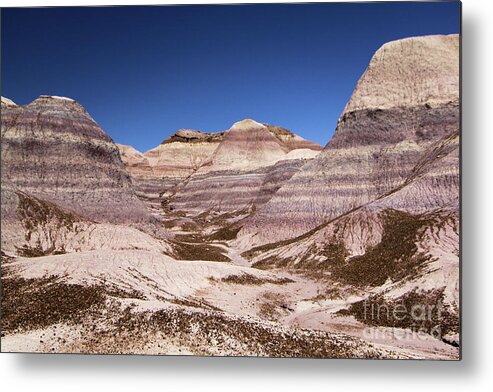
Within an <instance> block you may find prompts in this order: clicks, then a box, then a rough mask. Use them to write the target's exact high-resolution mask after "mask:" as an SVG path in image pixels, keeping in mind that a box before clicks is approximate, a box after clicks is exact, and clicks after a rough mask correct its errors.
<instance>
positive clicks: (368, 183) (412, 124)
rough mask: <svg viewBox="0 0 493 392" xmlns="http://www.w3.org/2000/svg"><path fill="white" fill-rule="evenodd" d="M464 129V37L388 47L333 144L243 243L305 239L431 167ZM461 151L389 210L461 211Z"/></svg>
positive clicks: (247, 231)
mask: <svg viewBox="0 0 493 392" xmlns="http://www.w3.org/2000/svg"><path fill="white" fill-rule="evenodd" d="M458 131H459V37H458V36H457V35H449V36H429V37H417V38H409V39H403V40H399V41H394V42H390V43H387V44H385V45H384V46H382V48H380V49H379V50H378V51H377V52H376V54H375V55H374V56H373V58H372V60H371V62H370V65H369V66H368V69H367V70H366V71H365V73H364V74H363V76H362V77H361V79H360V81H359V82H358V84H357V86H356V89H355V91H354V93H353V95H352V97H351V100H350V101H349V103H348V104H347V105H346V108H345V110H344V112H343V113H342V116H341V118H340V119H339V122H338V125H337V129H336V132H335V134H334V137H333V138H332V140H331V141H330V142H329V143H328V145H327V146H326V147H325V149H324V150H323V151H322V152H321V153H320V154H319V155H318V156H317V157H316V158H315V159H313V160H312V161H311V162H309V163H307V164H306V165H305V166H303V168H302V169H301V170H300V171H299V172H297V173H296V174H295V175H294V176H293V177H292V178H291V179H290V180H289V181H288V182H287V183H286V184H284V185H283V186H282V187H281V189H279V191H278V192H277V193H276V194H275V195H274V197H272V198H271V199H270V200H269V202H268V203H266V204H264V205H263V206H262V207H261V208H260V209H259V210H258V211H257V214H256V216H255V217H254V218H253V219H251V220H250V221H249V222H248V223H247V224H246V225H245V226H244V227H243V228H242V230H241V231H240V233H239V235H240V237H242V239H241V244H242V247H243V248H245V249H246V248H248V247H251V246H259V245H263V244H267V243H274V242H277V241H283V240H287V239H290V238H294V237H297V236H300V235H302V234H304V233H307V232H309V231H310V230H313V229H315V228H317V227H318V226H319V225H322V224H324V223H326V222H328V221H331V220H334V219H336V218H338V217H340V216H342V215H344V214H347V213H349V212H351V211H353V210H354V209H356V208H359V207H361V206H364V205H366V204H368V203H372V202H373V201H375V200H377V199H380V198H382V197H385V196H386V195H388V194H390V193H392V192H394V191H395V190H397V189H400V188H402V187H404V186H405V185H406V184H408V182H409V181H410V179H412V178H413V177H414V176H420V175H421V174H419V173H421V172H423V171H424V170H425V169H426V165H427V163H426V162H429V159H428V158H429V155H430V154H435V153H436V151H434V148H435V147H436V148H439V147H437V146H438V145H440V143H441V142H443V143H445V144H447V143H457V141H455V142H453V140H455V139H454V138H455V137H457V133H458ZM447 140H448V141H449V142H447ZM454 151H455V152H454V153H453V154H455V158H453V159H452V158H449V159H448V160H445V161H443V162H442V163H441V164H440V165H442V167H441V168H440V169H436V170H435V171H429V172H427V180H426V181H427V185H426V186H424V187H422V188H421V193H420V194H419V196H418V195H416V197H414V198H397V197H396V198H394V199H393V200H392V203H389V205H388V206H389V207H392V208H405V209H410V210H413V211H416V212H417V211H419V212H423V211H430V210H432V209H435V208H440V207H442V206H444V205H445V204H447V203H448V202H450V201H452V202H453V203H455V204H454V205H456V206H457V205H458V184H459V179H458V161H457V159H456V157H457V151H458V150H457V149H456V150H454ZM444 154H445V153H444ZM423 166H424V167H423Z"/></svg>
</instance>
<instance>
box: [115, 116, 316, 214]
mask: <svg viewBox="0 0 493 392" xmlns="http://www.w3.org/2000/svg"><path fill="white" fill-rule="evenodd" d="M119 149H120V154H121V156H122V160H123V161H124V163H125V165H126V167H127V170H128V172H129V173H130V175H131V177H132V181H133V184H134V187H135V189H136V192H137V194H138V195H139V196H140V197H141V198H142V199H143V200H145V201H147V202H148V203H149V205H151V207H152V208H154V209H155V210H157V209H161V207H165V210H167V211H173V210H174V211H178V210H179V211H185V212H186V213H190V214H200V213H202V212H205V211H210V210H215V211H234V210H238V209H243V208H244V207H248V206H251V205H253V204H255V205H258V204H262V203H264V202H266V201H267V200H268V199H269V198H270V197H271V196H272V195H273V194H274V193H275V192H276V191H277V189H279V187H280V186H281V184H282V183H283V182H285V181H287V180H288V179H289V178H290V177H291V176H292V175H293V174H294V173H295V172H296V171H298V170H299V168H300V167H301V166H302V165H303V164H304V163H305V162H306V161H307V160H308V159H311V158H313V157H314V156H315V155H317V154H318V152H319V151H320V150H321V149H322V147H321V146H320V145H318V144H316V143H313V142H310V141H307V140H305V139H303V138H301V137H299V136H297V135H295V134H293V133H292V132H290V131H288V130H287V129H284V128H282V127H275V126H270V125H264V124H260V123H257V122H255V121H253V120H244V121H240V122H238V123H236V124H234V125H233V126H232V127H231V129H229V130H228V131H225V132H219V133H203V132H199V131H194V130H180V131H178V132H176V133H175V134H174V135H172V136H171V137H169V138H168V139H166V140H165V141H163V143H161V144H160V145H159V146H158V147H156V148H154V149H152V150H149V151H147V152H145V153H143V154H142V153H140V152H138V151H137V150H135V149H133V148H132V147H129V146H122V145H119Z"/></svg>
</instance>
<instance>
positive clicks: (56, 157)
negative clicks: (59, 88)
mask: <svg viewBox="0 0 493 392" xmlns="http://www.w3.org/2000/svg"><path fill="white" fill-rule="evenodd" d="M1 137H2V190H11V191H14V192H15V191H23V192H27V193H29V194H31V195H33V196H37V197H40V198H42V199H45V200H47V201H50V202H53V203H56V204H58V205H60V206H62V207H64V208H66V209H69V210H71V211H73V212H75V213H77V214H79V215H81V216H83V217H85V218H87V219H91V220H96V221H105V222H113V223H119V222H132V221H136V220H139V219H140V218H143V217H145V215H146V214H147V212H146V210H145V208H144V205H143V203H142V202H141V201H140V200H139V199H138V197H137V196H136V194H135V192H134V190H133V188H132V183H131V181H130V177H129V175H128V173H127V171H126V170H125V166H124V165H123V163H122V160H121V158H120V154H119V150H118V148H117V146H116V145H115V143H114V142H113V140H111V138H110V137H109V136H108V135H107V134H106V133H105V132H104V131H103V130H102V129H101V128H100V127H99V125H98V124H97V123H96V122H95V121H94V120H93V119H92V118H91V116H90V115H89V114H88V113H87V112H86V111H85V109H84V108H83V107H82V106H81V105H80V104H79V103H77V102H75V101H74V100H72V99H69V98H64V97H54V96H45V95H42V96H40V97H39V98H37V99H35V100H34V101H33V102H31V103H30V104H28V105H24V106H18V105H15V104H14V103H13V102H12V101H10V100H8V99H5V98H3V97H2V134H1Z"/></svg>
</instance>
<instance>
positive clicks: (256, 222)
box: [1, 35, 460, 359]
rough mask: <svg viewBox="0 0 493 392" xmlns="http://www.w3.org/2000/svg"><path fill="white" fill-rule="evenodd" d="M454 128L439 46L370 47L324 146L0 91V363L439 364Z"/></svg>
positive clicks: (455, 217)
mask: <svg viewBox="0 0 493 392" xmlns="http://www.w3.org/2000/svg"><path fill="white" fill-rule="evenodd" d="M459 126H460V123H459V37H458V36H457V35H449V36H427V37H416V38H409V39H404V40H400V41H395V42H390V43H387V44H385V45H383V46H382V47H381V48H380V49H379V50H378V51H377V52H376V54H375V55H374V56H373V58H372V59H371V61H370V64H369V66H368V68H367V70H366V71H365V72H364V74H363V76H362V77H361V79H360V80H359V82H358V84H357V86H356V88H355V90H354V92H353V95H352V97H351V99H350V101H349V102H348V104H347V105H346V108H345V109H344V112H343V113H342V115H341V117H340V120H339V122H338V125H337V129H336V132H335V134H334V137H333V138H332V140H331V141H330V142H329V143H328V144H327V146H326V147H325V148H322V147H321V146H319V145H317V144H315V143H312V142H310V141H307V140H304V139H302V138H301V137H299V136H297V135H296V134H294V133H293V132H291V131H289V130H287V129H284V128H282V127H279V126H272V125H269V124H262V123H259V122H256V121H254V120H251V119H246V120H242V121H239V122H237V123H235V124H233V125H232V126H231V128H230V129H228V130H224V131H221V132H217V133H204V132H200V131H196V130H188V129H182V130H178V131H177V132H176V133H174V134H173V135H172V136H171V137H169V138H167V139H165V140H164V141H163V142H162V143H161V144H160V145H159V146H157V147H156V148H154V149H152V150H150V151H147V152H144V153H141V152H139V151H137V150H135V149H134V148H133V147H130V146H123V145H119V144H115V143H114V142H113V140H112V139H111V138H110V137H109V136H108V135H107V134H106V133H105V132H104V131H103V130H102V129H101V128H100V127H99V126H98V125H97V124H96V123H95V121H94V120H93V119H92V118H91V117H90V115H89V114H88V113H87V112H86V111H85V110H84V109H83V107H82V106H81V105H80V104H78V103H77V102H75V101H73V100H71V99H68V98H62V97H54V96H41V97H39V98H38V99H36V100H35V101H33V102H32V103H30V104H28V105H24V106H20V105H16V104H15V103H14V102H12V101H11V100H9V99H6V98H3V97H2V156H1V159H2V331H3V334H2V350H4V351H36V352H89V353H147V354H199V355H254V356H258V355H260V356H290V357H293V356H294V357H298V356H299V357H336V358H347V357H358V358H433V359H457V358H458V355H459V351H458V347H459V345H460V341H459ZM398 307H399V308H398ZM375 309H377V310H378V312H375ZM382 309H383V310H382ZM396 309H400V310H399V312H401V313H399V314H398V316H399V317H394V316H395V312H394V310H396ZM402 309H404V315H403V314H402ZM420 312H421V313H420Z"/></svg>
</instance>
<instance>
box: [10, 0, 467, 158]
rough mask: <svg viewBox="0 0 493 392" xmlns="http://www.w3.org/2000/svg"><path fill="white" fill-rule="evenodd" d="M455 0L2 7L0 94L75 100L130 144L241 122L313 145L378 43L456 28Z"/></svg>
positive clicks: (19, 99)
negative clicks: (261, 124) (257, 124)
mask: <svg viewBox="0 0 493 392" xmlns="http://www.w3.org/2000/svg"><path fill="white" fill-rule="evenodd" d="M459 7H460V5H459V3H458V2H435V3H419V2H417V3H405V4H403V3H360V4H355V3H347V4H341V3H335V4H330V3H329V4H304V5H298V4H292V5H281V4H280V5H245V6H240V5H236V6H234V5H233V6H214V5H210V6H177V7H171V6H163V7H150V6H147V7H145V6H144V7H96V8H89V7H88V8H37V9H28V8H24V9H2V37H1V41H2V95H3V96H6V97H8V98H11V99H12V100H14V101H15V102H16V103H18V104H27V103H29V102H31V101H32V100H33V99H35V98H36V97H37V96H38V95H41V94H51V95H62V96H67V97H71V98H74V99H75V100H77V101H79V102H80V103H81V104H82V105H84V106H85V108H86V109H87V110H88V112H89V113H90V114H91V115H92V116H93V118H94V119H95V120H96V121H97V122H98V123H99V124H100V125H101V126H102V127H103V129H104V130H105V131H106V132H107V133H108V134H109V135H110V136H111V137H112V138H113V139H114V140H115V141H116V142H118V143H123V144H130V145H133V146H134V147H136V148H137V149H139V150H141V151H145V150H148V149H150V148H152V147H155V146H156V145H158V144H159V143H160V142H161V141H162V140H163V139H165V138H166V137H167V136H169V135H171V134H172V133H173V132H175V131H176V130H177V129H180V128H191V129H198V130H203V131H208V132H216V131H222V130H225V129H228V128H229V127H230V126H231V124H232V123H234V122H235V121H238V120H241V119H244V118H253V119H255V120H257V121H260V122H266V123H269V124H273V125H280V126H284V127H286V128H288V129H291V130H292V131H294V132H296V133H298V134H299V135H301V136H303V137H305V138H307V139H310V140H314V141H316V142H318V143H320V144H322V145H325V144H326V143H327V141H328V140H329V139H330V137H331V136H332V134H333V132H334V129H335V126H336V123H337V119H338V117H339V115H340V114H341V112H342V110H343V108H344V105H345V104H346V102H347V101H348V99H349V97H350V96H351V92H352V90H353V89H354V86H355V85H356V82H357V81H358V79H359V77H360V76H361V74H362V73H363V71H364V70H365V68H366V66H367V65H368V62H369V60H370V58H371V56H372V55H373V53H374V52H375V51H376V50H377V49H378V48H379V47H380V46H381V45H382V44H383V43H385V42H387V41H391V40H395V39H399V38H404V37H409V36H416V35H427V34H450V33H458V32H459Z"/></svg>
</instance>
